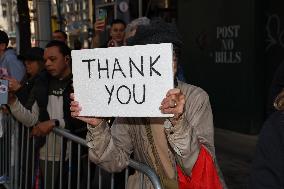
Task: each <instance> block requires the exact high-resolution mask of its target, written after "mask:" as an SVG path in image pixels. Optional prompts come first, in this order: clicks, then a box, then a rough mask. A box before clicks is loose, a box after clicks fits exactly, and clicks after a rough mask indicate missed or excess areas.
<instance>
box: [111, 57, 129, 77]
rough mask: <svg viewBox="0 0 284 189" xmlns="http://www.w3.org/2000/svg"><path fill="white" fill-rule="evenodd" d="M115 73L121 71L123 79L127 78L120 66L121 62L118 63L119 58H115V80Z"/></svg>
mask: <svg viewBox="0 0 284 189" xmlns="http://www.w3.org/2000/svg"><path fill="white" fill-rule="evenodd" d="M116 65H117V66H118V68H116ZM115 71H120V72H121V74H122V75H123V77H124V78H126V76H125V74H124V73H123V71H122V69H121V67H120V65H119V62H118V59H117V58H115V60H114V65H113V71H112V79H113V76H114V72H115Z"/></svg>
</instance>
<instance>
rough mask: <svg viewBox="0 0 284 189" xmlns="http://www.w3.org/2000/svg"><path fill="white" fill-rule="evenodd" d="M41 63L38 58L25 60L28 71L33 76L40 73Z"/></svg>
mask: <svg viewBox="0 0 284 189" xmlns="http://www.w3.org/2000/svg"><path fill="white" fill-rule="evenodd" d="M39 64H40V63H39V62H38V61H37V60H25V65H26V71H27V73H28V74H29V75H31V76H32V77H33V76H35V75H36V74H37V73H39V70H40V65H39Z"/></svg>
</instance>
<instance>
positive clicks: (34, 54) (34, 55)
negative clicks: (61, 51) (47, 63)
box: [23, 47, 44, 61]
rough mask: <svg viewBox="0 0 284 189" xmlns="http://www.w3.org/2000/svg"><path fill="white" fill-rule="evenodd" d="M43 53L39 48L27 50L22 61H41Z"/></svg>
mask: <svg viewBox="0 0 284 189" xmlns="http://www.w3.org/2000/svg"><path fill="white" fill-rule="evenodd" d="M43 53H44V50H43V49H42V48H40V47H32V48H30V49H28V50H27V51H26V52H25V54H24V56H23V59H24V60H35V61H43Z"/></svg>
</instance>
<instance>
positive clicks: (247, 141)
mask: <svg viewBox="0 0 284 189" xmlns="http://www.w3.org/2000/svg"><path fill="white" fill-rule="evenodd" d="M256 142H257V136H254V135H245V134H240V133H236V132H232V131H228V130H223V129H218V128H216V129H215V146H216V156H217V159H218V163H219V166H220V168H221V170H222V172H223V175H224V178H225V181H226V184H227V186H228V188H229V189H246V188H247V181H248V177H249V171H250V165H251V162H252V159H253V155H254V151H255V145H256Z"/></svg>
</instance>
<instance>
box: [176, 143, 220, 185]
mask: <svg viewBox="0 0 284 189" xmlns="http://www.w3.org/2000/svg"><path fill="white" fill-rule="evenodd" d="M177 173H178V181H179V189H222V188H223V187H222V184H221V182H220V179H219V175H218V173H217V170H216V167H215V164H214V161H213V159H212V157H211V155H210V153H209V152H208V151H207V150H206V148H205V147H204V146H201V149H200V152H199V155H198V158H197V160H196V162H195V164H194V166H193V168H192V171H191V176H187V175H185V174H183V172H182V169H181V168H180V167H179V166H178V165H177Z"/></svg>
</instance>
